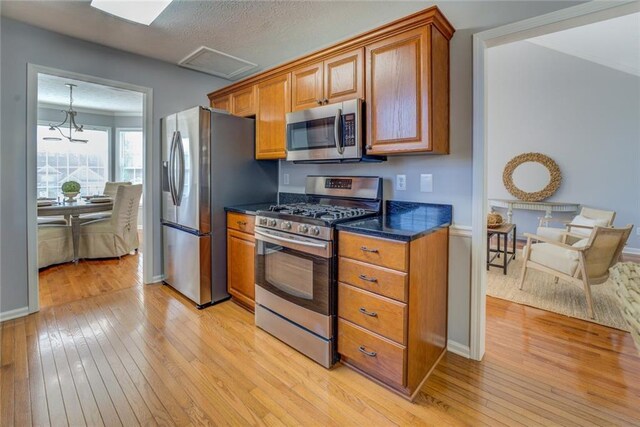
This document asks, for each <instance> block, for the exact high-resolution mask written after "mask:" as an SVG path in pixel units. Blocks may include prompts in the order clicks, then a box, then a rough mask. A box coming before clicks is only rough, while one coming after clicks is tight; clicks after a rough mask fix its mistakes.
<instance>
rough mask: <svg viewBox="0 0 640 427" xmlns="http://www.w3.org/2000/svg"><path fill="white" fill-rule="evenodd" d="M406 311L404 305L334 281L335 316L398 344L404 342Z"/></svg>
mask: <svg viewBox="0 0 640 427" xmlns="http://www.w3.org/2000/svg"><path fill="white" fill-rule="evenodd" d="M406 313H407V305H406V304H403V303H401V302H397V301H394V300H392V299H389V298H385V297H381V296H378V295H376V294H372V293H371V292H367V291H363V290H361V289H358V288H354V287H353V286H349V285H345V284H344V283H339V284H338V316H340V317H342V318H343V319H346V320H348V321H350V322H352V323H355V324H356V325H359V326H362V327H363V328H367V329H368V330H370V331H372V332H375V333H377V334H380V335H382V336H383V337H385V338H389V339H390V340H393V341H395V342H397V343H400V344H406V339H405V330H406V327H405V325H406V322H405V320H406Z"/></svg>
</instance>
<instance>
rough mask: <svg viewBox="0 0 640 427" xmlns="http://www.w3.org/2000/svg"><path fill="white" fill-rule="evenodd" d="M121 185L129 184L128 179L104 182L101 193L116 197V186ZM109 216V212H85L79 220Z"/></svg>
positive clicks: (91, 219)
mask: <svg viewBox="0 0 640 427" xmlns="http://www.w3.org/2000/svg"><path fill="white" fill-rule="evenodd" d="M123 185H131V182H129V181H114V182H106V183H105V184H104V190H102V194H104V195H105V196H109V197H111V198H112V199H113V198H115V197H116V193H117V192H118V188H120V187H121V186H123ZM106 218H111V212H96V213H90V214H85V215H82V216H81V217H80V220H81V221H93V220H96V219H106Z"/></svg>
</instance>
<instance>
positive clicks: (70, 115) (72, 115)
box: [42, 83, 89, 144]
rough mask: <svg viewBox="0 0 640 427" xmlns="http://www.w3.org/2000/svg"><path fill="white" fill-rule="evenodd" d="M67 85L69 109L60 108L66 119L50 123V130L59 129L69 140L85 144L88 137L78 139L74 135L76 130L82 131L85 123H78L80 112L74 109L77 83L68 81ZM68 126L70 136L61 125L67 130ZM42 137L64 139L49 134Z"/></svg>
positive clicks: (48, 139)
mask: <svg viewBox="0 0 640 427" xmlns="http://www.w3.org/2000/svg"><path fill="white" fill-rule="evenodd" d="M65 86H67V87H68V88H69V109H68V110H60V111H62V112H63V113H64V114H65V116H64V120H63V121H62V122H61V123H59V124H57V125H54V124H52V123H49V130H57V131H58V132H60V135H62V136H63V137H65V138H66V139H68V140H69V142H78V143H82V144H85V143H87V142H88V141H89V140H88V139H78V138H74V137H73V132H74V131H75V132H82V128H83V125H80V126H78V125H77V124H76V115H77V114H78V112H77V111H74V110H73V88H74V87H76V85H74V84H72V83H66V84H65ZM67 126H68V128H69V136H67V135H65V134H64V132H63V131H62V129H61V127H64V129H65V130H66V128H67ZM42 139H44V140H46V141H62V138H59V137H57V136H47V137H44V138H42Z"/></svg>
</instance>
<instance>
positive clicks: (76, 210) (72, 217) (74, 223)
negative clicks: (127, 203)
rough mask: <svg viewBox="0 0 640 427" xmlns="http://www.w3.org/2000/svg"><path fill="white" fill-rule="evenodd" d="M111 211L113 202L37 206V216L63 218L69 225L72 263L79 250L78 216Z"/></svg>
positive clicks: (80, 201)
mask: <svg viewBox="0 0 640 427" xmlns="http://www.w3.org/2000/svg"><path fill="white" fill-rule="evenodd" d="M111 210H113V200H106V201H100V202H91V201H90V200H82V199H80V200H75V201H72V202H69V201H66V200H65V201H62V202H57V201H52V203H51V205H45V206H38V216H60V215H62V216H64V217H65V218H66V219H67V220H68V221H70V224H71V235H72V236H73V262H75V263H78V259H79V254H78V252H79V249H80V224H82V222H83V221H82V218H81V217H80V215H82V214H89V213H96V212H108V211H111Z"/></svg>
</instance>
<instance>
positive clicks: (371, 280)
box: [358, 274, 378, 283]
mask: <svg viewBox="0 0 640 427" xmlns="http://www.w3.org/2000/svg"><path fill="white" fill-rule="evenodd" d="M358 277H359V278H360V279H362V280H365V281H367V282H372V283H378V279H376V278H375V277H367V276H365V275H364V274H361V275H359V276H358Z"/></svg>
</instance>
